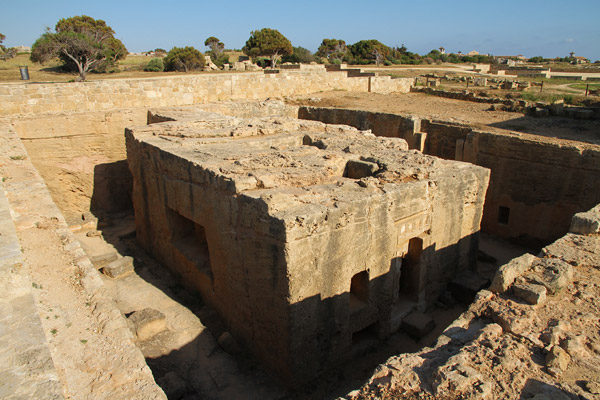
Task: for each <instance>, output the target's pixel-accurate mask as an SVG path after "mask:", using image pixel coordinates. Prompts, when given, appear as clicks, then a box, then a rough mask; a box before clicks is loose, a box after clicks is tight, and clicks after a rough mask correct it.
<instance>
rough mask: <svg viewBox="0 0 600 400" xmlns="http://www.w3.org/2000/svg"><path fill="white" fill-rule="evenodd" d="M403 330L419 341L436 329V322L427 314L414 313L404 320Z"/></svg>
mask: <svg viewBox="0 0 600 400" xmlns="http://www.w3.org/2000/svg"><path fill="white" fill-rule="evenodd" d="M401 328H402V329H403V330H404V331H405V332H406V333H408V334H409V335H410V336H412V337H413V338H415V339H417V340H418V339H420V338H422V337H424V336H425V335H427V334H428V333H429V332H431V331H432V330H433V329H434V328H435V321H434V320H433V318H431V317H430V316H429V315H427V314H424V313H422V312H419V311H413V312H412V313H410V314H408V315H407V316H406V318H404V319H403V320H402V324H401Z"/></svg>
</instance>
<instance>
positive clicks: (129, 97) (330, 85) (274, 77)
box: [0, 71, 412, 117]
mask: <svg viewBox="0 0 600 400" xmlns="http://www.w3.org/2000/svg"><path fill="white" fill-rule="evenodd" d="M411 83H412V79H405V78H399V79H390V77H387V76H384V77H353V78H348V75H347V73H346V72H325V71H323V72H316V71H286V72H281V73H279V74H264V73H262V72H256V73H254V72H252V73H243V74H242V73H238V74H202V75H190V76H171V77H166V78H146V79H114V80H113V79H111V80H102V81H94V82H80V83H53V84H36V85H32V84H5V85H0V117H1V116H7V115H16V114H20V115H29V114H40V113H50V112H81V111H104V110H114V109H119V110H123V109H129V108H138V107H165V106H179V105H191V104H203V103H211V102H215V101H222V100H243V99H264V98H267V97H280V96H292V95H301V94H309V93H314V92H319V91H327V90H348V91H357V92H367V91H373V92H381V93H389V92H408V91H409V90H410V86H411Z"/></svg>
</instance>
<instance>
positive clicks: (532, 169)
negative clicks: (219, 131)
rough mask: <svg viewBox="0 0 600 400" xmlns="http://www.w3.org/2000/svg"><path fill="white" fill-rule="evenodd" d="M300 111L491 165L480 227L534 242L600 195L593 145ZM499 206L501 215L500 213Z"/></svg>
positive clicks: (400, 118)
mask: <svg viewBox="0 0 600 400" xmlns="http://www.w3.org/2000/svg"><path fill="white" fill-rule="evenodd" d="M299 116H300V118H304V119H312V120H318V121H322V122H325V123H333V124H342V123H345V124H348V125H351V126H355V127H357V128H359V129H372V130H373V133H374V134H375V135H378V136H388V137H399V138H402V139H405V140H406V141H407V142H408V144H409V146H410V148H416V149H419V150H422V151H423V152H424V153H426V154H431V155H435V156H438V157H442V158H445V159H455V160H461V161H467V162H471V163H474V164H477V165H481V166H484V167H487V168H490V169H491V170H492V174H491V178H490V188H489V190H488V192H487V197H486V203H485V209H484V214H483V220H482V230H483V231H484V232H488V233H491V234H494V235H496V236H499V237H502V238H505V239H512V240H516V241H519V242H521V243H523V244H526V245H530V246H532V247H541V246H543V245H545V244H548V243H550V242H552V241H553V240H556V239H557V238H559V237H560V236H562V235H564V234H565V232H567V231H568V229H569V224H570V221H571V217H572V216H573V214H574V213H576V212H580V211H583V210H587V209H589V208H590V207H592V206H593V205H594V204H597V203H598V202H600V191H598V190H597V189H594V188H598V187H600V146H597V145H591V144H584V143H580V144H577V143H575V142H572V141H571V142H565V141H557V140H552V139H546V138H544V137H541V136H535V137H531V136H528V137H529V138H525V137H523V135H519V136H516V135H507V134H500V133H494V132H486V131H482V130H474V129H473V128H472V127H470V126H468V125H461V124H457V123H452V122H448V121H439V120H429V119H422V120H419V119H418V118H415V117H414V116H410V115H396V114H385V113H373V112H368V111H357V110H343V109H326V108H307V107H301V108H300V111H299ZM501 213H502V216H501V215H500V214H501Z"/></svg>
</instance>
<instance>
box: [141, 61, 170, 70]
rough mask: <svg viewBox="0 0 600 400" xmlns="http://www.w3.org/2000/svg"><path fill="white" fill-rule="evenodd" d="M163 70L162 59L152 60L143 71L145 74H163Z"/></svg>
mask: <svg viewBox="0 0 600 400" xmlns="http://www.w3.org/2000/svg"><path fill="white" fill-rule="evenodd" d="M164 70H165V63H164V62H163V60H162V58H153V59H152V60H150V62H148V64H146V66H145V67H144V71H147V72H163V71H164Z"/></svg>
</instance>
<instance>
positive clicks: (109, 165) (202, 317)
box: [12, 106, 600, 399]
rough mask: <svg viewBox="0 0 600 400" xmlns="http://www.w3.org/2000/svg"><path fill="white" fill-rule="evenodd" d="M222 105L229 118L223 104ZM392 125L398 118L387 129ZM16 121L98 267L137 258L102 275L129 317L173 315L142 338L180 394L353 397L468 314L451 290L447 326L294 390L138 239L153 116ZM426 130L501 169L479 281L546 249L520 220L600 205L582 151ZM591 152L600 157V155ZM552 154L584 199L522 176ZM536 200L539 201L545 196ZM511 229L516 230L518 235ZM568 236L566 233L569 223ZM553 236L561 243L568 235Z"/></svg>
mask: <svg viewBox="0 0 600 400" xmlns="http://www.w3.org/2000/svg"><path fill="white" fill-rule="evenodd" d="M210 107H211V106H205V109H209V110H210ZM236 107H237V108H236ZM236 107H231V109H230V113H231V114H234V115H251V114H252V112H253V109H252V107H250V109H248V110H244V109H240V108H239V106H236ZM214 108H215V109H220V111H223V109H222V107H218V106H214ZM283 108H284V109H285V112H288V113H289V112H290V111H289V109H287V108H285V107H283ZM280 111H281V110H280ZM271 112H273V110H271ZM300 117H301V118H306V119H317V120H320V121H322V122H326V123H335V124H343V123H347V124H349V125H354V126H356V127H358V128H361V129H365V128H367V129H373V131H374V133H375V134H376V135H381V136H396V137H406V138H407V139H410V140H413V142H414V138H413V136H414V135H415V133H420V132H421V131H420V130H419V129H416V130H415V129H414V126H413V127H411V128H410V129H406V130H403V129H402V128H398V126H399V125H400V126H406V121H405V119H402V118H404V117H398V120H394V118H392V117H390V116H389V115H388V114H385V115H384V114H377V113H370V114H365V113H364V112H358V111H354V112H350V111H339V110H338V111H331V110H329V111H328V110H323V109H322V110H317V109H308V108H302V109H300ZM384 119H385V120H386V121H388V122H385V123H384V122H382V121H383V120H384ZM390 121H391V122H390ZM12 122H13V126H14V129H15V131H16V132H17V133H18V135H19V137H20V138H21V140H22V142H23V144H24V145H25V147H26V149H27V152H28V155H29V157H30V159H31V161H32V162H33V164H34V166H35V167H36V168H37V170H38V171H39V172H40V174H41V175H42V177H43V178H44V180H45V182H46V184H47V186H48V188H49V190H50V193H51V195H52V197H53V199H54V201H55V203H56V204H57V206H58V207H59V208H60V210H61V211H62V213H63V215H64V216H65V219H66V220H67V222H68V224H69V226H70V228H71V230H72V231H73V232H74V234H75V235H76V237H77V239H78V240H79V241H80V242H81V244H82V247H83V248H84V250H85V251H86V253H87V254H88V256H89V257H90V259H91V261H92V262H94V264H95V265H96V266H97V267H98V268H101V267H102V266H105V265H107V264H108V263H110V262H111V261H113V260H114V259H117V258H118V259H120V258H122V257H127V256H129V257H132V258H133V265H134V269H135V273H133V274H129V275H126V276H124V277H122V278H120V279H112V278H110V277H106V276H104V275H103V281H104V284H105V286H106V287H107V289H108V291H109V293H110V294H111V296H112V297H113V299H114V300H115V302H116V304H117V306H118V307H119V309H120V311H121V313H122V314H123V315H125V316H131V315H133V314H134V313H135V312H139V311H142V310H144V309H147V308H151V309H154V310H158V311H160V313H162V317H161V316H159V317H158V318H155V321H158V323H156V324H154V325H152V324H149V328H148V329H149V331H150V334H149V336H148V337H144V339H143V340H142V339H141V338H140V330H138V339H137V341H136V344H137V345H138V347H139V348H140V349H141V350H142V352H143V354H144V356H145V357H146V360H147V362H148V365H149V366H150V367H151V369H152V371H153V374H154V377H155V379H156V380H157V382H158V383H159V385H160V386H161V387H162V388H163V389H164V390H165V392H166V393H167V395H169V398H186V399H194V398H261V399H267V398H298V399H300V398H307V397H313V398H336V397H338V396H343V395H344V394H346V393H347V392H349V391H350V390H352V389H355V388H356V387H358V386H360V385H361V384H362V383H363V381H364V380H365V379H366V378H367V377H368V376H370V374H371V373H372V370H373V369H374V368H375V367H376V366H377V365H379V364H380V363H382V362H384V361H385V360H386V359H387V358H388V357H389V356H391V355H394V354H398V353H405V352H414V351H418V350H419V349H421V348H422V347H424V346H430V345H432V344H433V343H434V342H435V340H436V339H437V337H438V335H439V334H440V333H441V332H442V331H443V330H444V328H445V327H446V326H447V325H448V324H450V323H451V322H452V321H453V320H454V319H455V318H456V317H457V316H458V315H460V313H461V312H463V311H464V310H465V308H466V307H467V305H466V304H460V303H458V302H456V301H455V300H454V299H453V298H452V296H450V295H445V296H442V298H440V301H439V302H438V303H437V304H436V305H435V306H434V307H433V308H432V309H430V310H428V313H429V314H430V315H431V316H432V317H433V319H434V320H435V321H436V328H435V329H434V330H433V331H432V332H430V333H429V334H427V335H426V336H425V337H422V338H421V339H420V340H414V339H413V338H411V337H410V336H408V335H407V334H406V333H404V332H397V333H395V334H393V335H392V336H390V337H389V338H387V339H386V340H385V341H384V342H382V343H380V344H379V345H378V346H375V347H370V348H366V349H364V351H361V352H360V354H357V355H356V356H355V357H354V358H353V359H352V360H351V362H348V363H345V364H344V365H343V366H340V368H339V369H336V370H333V371H330V372H329V373H327V374H325V375H324V376H322V377H321V378H320V379H319V380H318V382H316V383H313V384H311V385H308V386H307V387H306V388H304V389H301V390H300V391H295V392H293V393H290V392H287V391H286V390H285V389H284V388H282V387H281V386H280V385H279V384H278V383H277V382H276V380H274V379H272V378H271V377H270V376H269V374H268V373H266V372H265V371H264V370H263V369H262V367H261V366H260V365H259V364H258V363H257V362H256V361H255V360H254V359H253V358H252V357H251V356H249V355H248V353H247V352H245V351H244V350H243V349H240V348H239V347H238V346H237V345H236V343H235V342H234V341H233V340H231V337H230V336H228V332H227V330H226V328H225V326H224V325H223V324H222V323H221V322H220V320H219V318H218V316H217V315H216V313H215V312H214V311H212V310H211V309H210V308H209V307H208V306H207V305H205V304H204V303H203V302H202V300H201V299H200V298H199V296H198V295H196V294H195V293H193V292H191V291H189V290H187V289H185V288H184V287H183V286H182V285H181V283H180V282H178V281H177V279H176V278H175V277H174V276H173V275H172V274H171V273H170V272H169V271H168V270H167V269H166V268H164V267H163V266H161V265H160V264H159V263H158V262H156V261H155V260H154V259H153V258H152V257H151V256H149V255H148V254H147V253H145V252H144V251H143V250H142V249H141V247H140V246H139V245H138V244H137V242H136V241H135V222H134V218H133V208H132V205H131V186H132V179H131V175H130V173H129V170H128V167H127V163H126V152H125V145H124V137H123V130H124V128H125V127H126V126H132V125H144V124H146V122H147V109H145V108H144V109H131V110H121V111H114V112H93V113H92V112H88V113H80V114H77V113H73V114H69V115H52V116H39V117H15V118H14V119H13V121H12ZM403 124H404V125H403ZM420 128H421V130H423V131H426V132H425V133H426V134H427V135H428V136H427V140H429V145H428V146H426V147H425V148H424V149H422V150H424V152H426V153H428V154H433V155H438V156H441V157H444V158H451V159H460V160H463V159H464V160H465V161H471V162H475V163H478V164H479V165H483V166H487V167H490V168H491V169H492V171H494V170H496V171H498V174H496V175H494V172H492V183H491V185H492V186H491V188H490V190H489V191H488V198H487V201H488V202H489V209H488V210H487V211H486V212H487V217H486V216H484V223H483V226H484V230H486V231H487V232H489V233H484V234H482V235H481V242H480V250H482V252H481V253H480V257H479V263H478V272H479V274H480V275H482V276H484V277H486V278H488V279H489V278H491V277H492V276H493V273H494V272H495V270H496V268H497V267H498V266H500V265H502V264H504V263H505V262H507V261H508V260H510V259H512V258H514V257H516V256H519V255H521V254H523V253H525V252H528V251H535V250H531V247H534V248H538V247H539V246H540V245H542V244H547V243H549V242H550V241H551V239H552V237H541V236H539V235H538V237H536V236H535V232H538V231H542V230H543V229H542V228H543V227H539V229H537V228H536V229H537V230H536V229H534V230H532V229H529V228H530V227H528V223H529V222H528V221H530V219H528V220H527V221H526V222H522V221H521V222H520V221H518V220H517V219H518V215H526V214H527V213H531V214H532V218H535V217H543V216H554V218H555V220H561V221H562V219H564V218H566V217H565V216H566V215H568V218H570V216H571V215H572V214H573V213H574V212H575V211H582V210H584V209H586V208H588V205H589V206H590V207H591V206H593V205H594V204H596V203H598V202H600V199H598V198H597V195H595V194H593V193H588V192H587V190H588V186H589V184H588V183H587V182H590V184H591V183H593V182H594V179H595V178H591V177H589V176H588V171H587V170H586V171H584V172H581V173H578V172H577V171H578V168H579V164H578V163H576V162H574V161H573V160H574V159H575V158H574V157H575V155H578V156H581V154H582V150H579V151H577V149H574V150H573V151H569V149H565V146H554V147H553V146H550V145H548V144H545V143H541V144H540V143H539V142H534V141H529V140H525V141H519V137H508V138H507V137H505V136H502V137H495V136H492V135H489V136H486V137H485V138H486V139H485V140H487V142H486V141H484V140H482V141H480V142H478V143H475V144H473V137H472V129H471V130H469V128H468V127H464V126H460V127H457V126H456V125H452V124H444V123H441V122H439V121H430V120H426V121H421V127H420ZM410 135H413V136H410ZM409 136H410V137H409ZM484 136H485V135H484ZM515 140H516V142H515ZM407 141H409V140H407ZM409 143H410V141H409ZM465 143H467V144H470V146H471V147H469V149H467V151H464V154H466V153H467V152H468V151H470V153H469V154H471V156H470V157H471V158H469V157H462V156H461V157H460V158H459V156H458V155H457V154H458V153H459V151H458V150H457V148H458V146H463V147H464V146H465ZM519 143H520V144H521V145H524V146H526V147H527V149H526V150H523V151H517V150H515V147H514V146H515V145H518V144H519ZM502 146H505V147H506V146H508V150H507V152H508V153H506V152H505V153H502V154H494V152H493V151H491V149H499V148H501V147H502ZM511 146H512V147H511ZM463 147H461V152H463ZM561 149H562V151H561ZM505 150H506V149H505ZM515 152H517V153H518V155H519V156H520V155H523V154H526V156H527V157H528V160H525V159H523V158H519V157H515V156H514V155H515ZM575 153H577V154H575ZM574 154H575V155H574ZM587 155H588V156H589V157H597V155H598V151H597V150H596V152H595V153H594V154H592V153H590V152H588V153H587ZM544 159H546V160H551V162H552V163H554V164H555V165H556V164H557V163H558V165H559V169H560V171H562V172H563V173H564V175H563V176H562V177H557V181H558V180H560V181H565V180H566V179H569V178H570V177H572V176H573V175H575V174H578V175H579V177H580V178H581V179H580V180H579V181H580V182H581V181H582V180H583V183H582V185H583V187H584V188H585V189H586V192H585V196H583V197H584V198H583V199H579V200H573V191H576V190H577V189H576V188H562V187H559V186H557V185H558V183H556V184H555V183H554V180H550V181H549V180H548V179H546V180H545V183H546V185H547V186H549V188H547V190H548V191H554V192H556V191H558V192H560V193H561V196H563V197H560V196H558V197H556V196H555V197H554V198H549V197H548V195H547V194H546V192H545V190H546V189H544V188H542V187H541V186H539V185H538V184H537V183H536V182H533V181H532V182H522V181H518V180H516V179H515V175H516V173H515V171H516V169H518V168H524V166H526V167H528V168H530V169H532V170H535V171H536V173H535V174H533V175H532V177H533V178H535V177H536V176H537V177H538V178H539V179H542V180H543V179H544V175H545V174H544V173H542V172H537V171H538V169H539V170H540V171H543V170H544V166H545V165H544ZM535 160H538V161H535ZM539 160H542V161H541V162H539ZM595 161H596V162H597V159H595ZM598 164H600V163H598ZM598 164H597V165H598ZM596 169H597V168H596ZM597 173H598V171H597V170H590V171H589V174H597ZM533 178H532V179H533ZM527 184H530V185H533V186H535V187H534V190H533V191H531V193H525V194H524V193H519V194H515V193H517V192H518V191H519V190H518V187H517V186H518V185H521V186H522V185H527ZM521 191H522V189H521ZM540 192H541V193H540ZM490 193H491V194H490ZM535 196H538V199H540V200H538V201H535V198H534V197H535ZM594 196H596V197H594ZM532 199H533V200H532ZM564 199H567V200H565V201H563V203H562V204H561V205H559V207H558V209H559V210H558V211H556V210H552V209H550V208H551V207H550V205H551V203H552V202H559V203H560V202H561V201H562V200H564ZM487 204H488V203H486V207H488V205H487ZM532 210H535V211H532ZM513 221H514V222H513ZM559 225H560V224H559ZM563 225H564V224H563ZM486 227H487V229H485V228H486ZM511 228H514V230H512V231H511ZM528 229H529V230H528ZM560 229H563V230H564V229H565V228H564V227H562V226H561V227H560ZM515 232H516V233H515ZM552 232H553V233H552V235H553V236H556V235H557V234H558V232H555V231H552ZM562 233H564V232H562ZM562 233H561V234H562ZM505 239H510V240H512V241H513V242H514V241H519V239H523V240H522V241H521V243H525V244H527V245H529V246H531V247H525V246H521V245H517V244H514V243H509V242H507V241H506V240H505ZM161 318H162V320H163V323H161V322H160V321H161ZM129 320H130V325H131V328H132V330H133V331H135V330H136V326H134V322H133V321H131V318H130V319H129Z"/></svg>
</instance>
